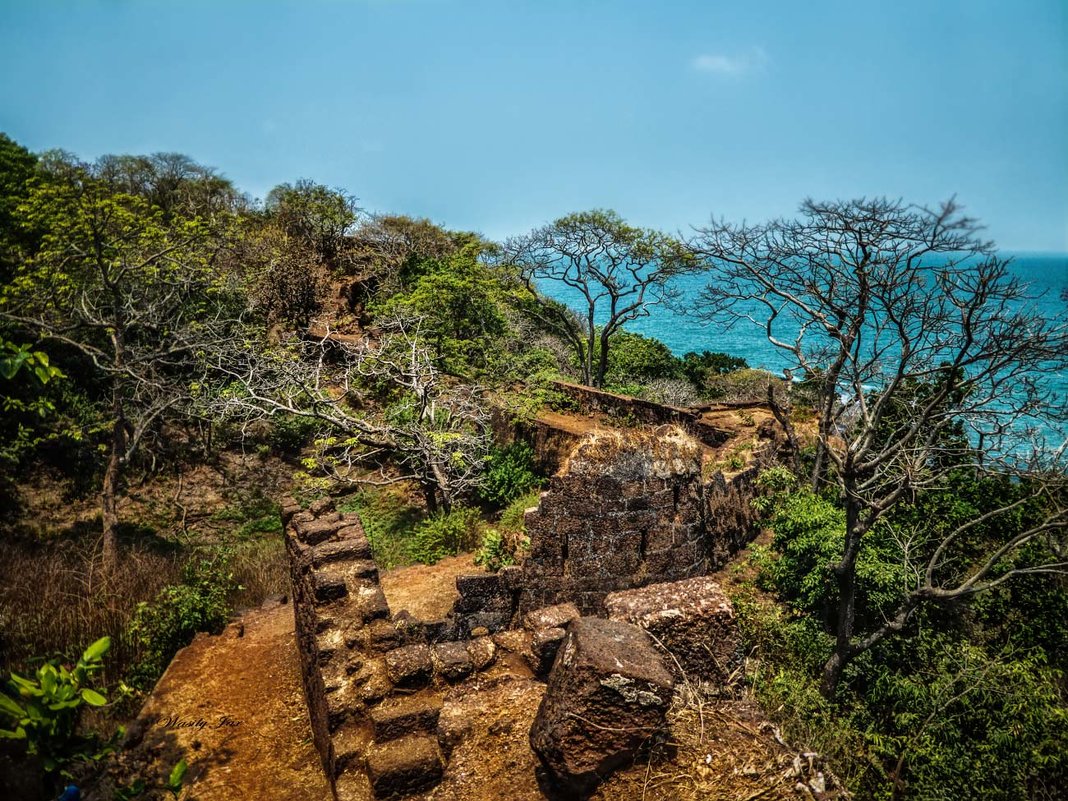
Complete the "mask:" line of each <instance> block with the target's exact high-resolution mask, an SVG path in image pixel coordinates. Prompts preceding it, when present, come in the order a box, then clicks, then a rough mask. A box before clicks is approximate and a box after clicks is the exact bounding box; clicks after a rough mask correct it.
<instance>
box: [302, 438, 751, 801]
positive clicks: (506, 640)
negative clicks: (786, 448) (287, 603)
mask: <svg viewBox="0 0 1068 801" xmlns="http://www.w3.org/2000/svg"><path fill="white" fill-rule="evenodd" d="M770 447H771V446H769V448H770ZM767 452H768V453H771V452H772V451H771V450H768V451H767ZM755 474H756V468H755V467H753V468H750V469H749V470H746V471H743V472H742V473H740V474H738V475H736V476H734V477H733V478H731V479H727V478H724V477H723V476H722V475H721V474H717V475H716V476H714V477H713V478H712V479H711V480H707V481H706V480H704V479H703V477H702V448H701V446H700V445H699V444H698V442H697V441H695V440H694V439H693V438H692V437H691V436H689V435H688V434H687V433H686V432H685V431H683V430H682V429H680V428H678V427H674V426H662V427H660V428H657V429H655V430H654V429H643V430H627V431H601V432H596V433H594V434H591V435H589V436H588V437H587V438H586V439H584V440H583V441H581V442H580V443H579V444H578V445H577V446H575V447H574V448H573V450H572V452H571V453H570V455H569V457H568V458H567V459H566V460H565V462H564V464H563V465H562V467H561V469H560V471H559V472H558V473H557V474H556V475H554V476H553V478H552V479H551V480H550V483H549V487H548V489H547V491H545V492H544V493H542V496H541V499H540V502H539V505H538V506H537V507H536V508H534V509H530V510H528V511H527V514H526V529H527V535H528V536H529V537H530V540H531V552H530V555H529V557H528V558H527V559H526V560H525V561H524V562H523V564H521V565H517V566H512V567H507V568H504V569H502V570H501V571H500V572H499V573H496V574H489V573H484V572H480V573H473V574H470V575H460V576H458V577H457V578H456V590H457V595H458V597H457V599H456V600H455V602H454V604H453V606H452V609H451V610H450V611H449V612H448V613H447V614H445V615H444V616H443V617H442V618H441V619H437V620H420V619H418V618H416V617H414V616H413V615H412V614H410V613H408V612H407V611H404V610H391V609H390V607H389V604H388V603H387V599H386V596H385V595H384V593H383V592H382V588H381V586H380V584H379V576H378V569H377V567H376V565H375V563H374V561H373V557H372V553H371V547H370V544H369V542H368V540H367V537H366V534H365V532H364V530H363V527H362V525H361V523H360V520H359V517H358V516H357V515H355V514H341V513H338V512H337V511H336V509H335V508H334V506H333V503H332V501H330V500H323V501H317V502H316V503H314V504H312V505H311V506H310V507H309V508H308V509H306V510H302V509H301V508H300V507H299V506H297V505H296V504H294V503H292V502H287V503H285V504H284V505H283V514H282V518H283V522H284V526H285V542H286V549H287V553H288V555H289V564H290V572H291V579H292V585H293V608H294V615H295V618H296V632H297V643H298V648H299V652H300V658H301V668H302V672H303V680H304V687H305V694H306V697H307V702H308V708H309V715H310V718H311V724H312V731H313V735H314V739H315V744H316V747H317V749H318V750H319V753H320V756H321V758H322V762H323V767H324V770H325V772H326V775H327V777H328V778H329V779H330V781H331V783H332V785H333V787H334V789H335V794H336V797H337V799H339V801H352V800H353V799H365V798H370V797H372V796H375V797H387V796H390V795H394V794H405V793H410V792H416V791H418V790H422V789H426V788H427V787H429V786H432V785H433V784H434V783H436V782H437V781H438V780H439V779H440V777H441V776H442V773H443V770H444V765H445V762H446V759H447V753H446V752H445V750H443V748H445V746H443V745H442V741H441V740H440V736H439V735H440V733H439V732H438V730H437V726H438V716H439V713H440V711H441V709H442V705H443V698H444V696H445V690H447V688H448V687H449V686H451V685H455V684H457V683H459V682H463V681H465V680H466V679H467V678H468V677H472V676H476V675H478V674H479V673H480V672H481V671H487V670H490V671H492V670H496V669H498V668H499V667H501V665H500V664H499V663H501V662H504V663H508V664H513V663H515V661H516V659H517V658H518V659H519V661H520V662H523V661H524V660H525V663H526V664H527V665H529V672H530V673H533V674H535V675H539V676H542V675H545V674H546V673H547V672H548V670H549V668H550V667H551V665H552V662H553V658H554V655H555V653H556V648H557V647H558V646H559V643H560V642H561V641H562V639H563V637H564V633H565V628H564V627H565V626H566V625H567V624H568V621H569V620H572V619H574V618H575V617H578V616H579V614H580V610H581V613H582V614H587V615H589V614H593V615H601V616H603V615H604V614H605V608H604V601H605V598H606V596H608V595H609V593H613V592H617V591H620V590H630V589H633V588H638V587H646V586H648V585H652V584H659V583H663V582H673V581H678V580H681V579H689V578H691V577H695V576H702V575H704V574H706V573H707V571H708V569H709V566H710V565H714V566H717V567H718V566H721V565H722V564H723V563H724V562H725V561H726V559H727V558H729V556H731V555H733V554H734V553H735V552H736V551H737V550H738V549H739V548H740V547H742V546H743V545H744V544H745V543H746V542H747V541H748V540H749V538H750V537H751V535H752V531H753V529H752V526H751V520H750V519H748V518H747V513H748V509H749V508H750V506H749V500H750V485H751V483H752V478H753V476H754V475H755ZM702 586H703V585H702ZM653 594H654V596H656V595H657V593H655V592H654V593H653ZM547 607H552V608H547ZM702 608H703V607H702ZM521 626H522V627H523V628H525V631H524V630H520V629H521ZM499 653H507V654H510V656H509V657H508V658H507V659H504V660H499V659H498V654H499ZM495 664H497V667H495ZM502 669H503V668H502ZM528 675H529V673H528ZM446 750H447V749H446Z"/></svg>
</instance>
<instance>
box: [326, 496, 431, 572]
mask: <svg viewBox="0 0 1068 801" xmlns="http://www.w3.org/2000/svg"><path fill="white" fill-rule="evenodd" d="M337 509H338V511H339V512H356V513H357V514H358V515H359V516H360V521H361V522H362V523H363V530H364V531H365V532H367V540H368V542H370V543H371V550H372V551H373V552H374V556H375V562H377V563H378V566H379V567H381V568H382V569H384V570H388V569H390V568H393V567H398V566H400V565H407V564H410V563H411V562H412V555H411V547H410V544H411V540H412V538H413V537H414V535H415V529H416V527H417V526H418V525H419V523H420V522H421V521H422V520H423V519H424V517H425V512H424V511H423V507H422V506H417V505H415V504H413V503H411V502H410V500H409V499H408V497H407V496H406V495H405V494H404V493H403V492H402V491H401V490H400V489H399V488H397V487H368V488H366V489H363V490H360V492H358V493H356V494H355V495H353V496H352V497H350V498H348V499H346V500H344V501H342V502H340V503H338V505H337Z"/></svg>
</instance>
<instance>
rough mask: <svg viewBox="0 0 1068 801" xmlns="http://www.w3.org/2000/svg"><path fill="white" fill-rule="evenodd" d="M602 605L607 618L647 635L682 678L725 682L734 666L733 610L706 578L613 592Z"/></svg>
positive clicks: (735, 625)
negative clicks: (665, 654)
mask: <svg viewBox="0 0 1068 801" xmlns="http://www.w3.org/2000/svg"><path fill="white" fill-rule="evenodd" d="M604 605H605V609H606V610H607V612H608V617H609V619H611V620H622V621H626V622H627V623H633V624H634V625H636V626H640V627H641V628H643V629H645V630H646V631H647V632H649V633H650V634H651V635H653V638H654V639H655V640H656V642H657V644H658V645H660V646H661V647H662V648H663V649H664V650H666V651H667V652H668V653H669V654H670V657H669V659H668V663H669V665H670V666H671V667H672V668H673V669H675V670H679V669H681V671H682V672H683V673H684V674H686V675H687V676H690V677H697V678H702V679H706V680H716V681H725V680H726V679H727V678H728V677H729V676H730V673H731V670H732V669H733V667H734V666H735V664H736V663H737V659H738V653H739V648H740V638H739V634H738V621H737V619H736V618H735V615H734V606H733V605H732V604H731V602H730V599H729V598H728V597H727V596H726V594H725V593H724V592H723V590H722V589H721V588H720V586H719V584H718V583H716V582H715V581H714V580H713V579H711V578H709V577H708V576H698V577H697V578H691V579H684V580H683V581H674V582H670V583H664V584H650V585H649V586H647V587H642V588H641V589H637V590H625V591H623V592H613V593H611V594H609V595H608V596H607V597H606V598H605V602H604Z"/></svg>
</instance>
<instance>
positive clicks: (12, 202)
mask: <svg viewBox="0 0 1068 801" xmlns="http://www.w3.org/2000/svg"><path fill="white" fill-rule="evenodd" d="M36 167H37V157H36V156H34V155H33V154H32V153H31V152H30V151H29V150H27V149H26V148H24V147H23V146H22V145H20V144H19V143H18V142H16V141H14V140H13V139H11V138H10V137H9V136H8V135H7V134H4V133H0V284H4V283H7V282H8V280H9V279H10V278H11V274H12V272H13V270H14V268H15V264H16V263H17V260H18V256H19V251H20V250H21V249H23V248H25V247H26V246H28V245H29V244H30V242H31V241H32V240H33V231H30V230H28V229H27V228H26V227H25V226H23V225H21V224H20V223H19V220H18V207H19V204H20V203H23V202H24V201H25V200H26V195H27V194H28V193H29V186H28V183H29V180H30V178H32V177H33V175H34V172H35V171H36Z"/></svg>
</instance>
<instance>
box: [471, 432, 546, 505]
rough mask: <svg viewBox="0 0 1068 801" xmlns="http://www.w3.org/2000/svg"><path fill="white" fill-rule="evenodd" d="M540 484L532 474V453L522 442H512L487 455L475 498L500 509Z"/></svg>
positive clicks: (534, 474)
mask: <svg viewBox="0 0 1068 801" xmlns="http://www.w3.org/2000/svg"><path fill="white" fill-rule="evenodd" d="M540 483H541V479H540V478H538V476H537V474H536V473H535V472H534V451H533V449H532V448H531V447H530V446H529V445H527V444H526V443H525V442H513V443H512V444H511V445H509V446H507V447H506V448H496V449H494V451H493V453H491V454H490V458H489V462H488V464H487V466H486V474H485V476H484V478H483V481H482V486H481V487H479V490H478V494H479V497H480V498H481V499H482V500H483V501H485V502H486V503H488V504H490V505H492V506H496V507H501V506H506V505H508V504H509V503H511V502H512V501H514V500H515V499H516V498H518V497H519V496H521V495H523V494H524V493H527V492H530V490H531V489H533V488H534V487H536V486H538V485H539V484H540Z"/></svg>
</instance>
